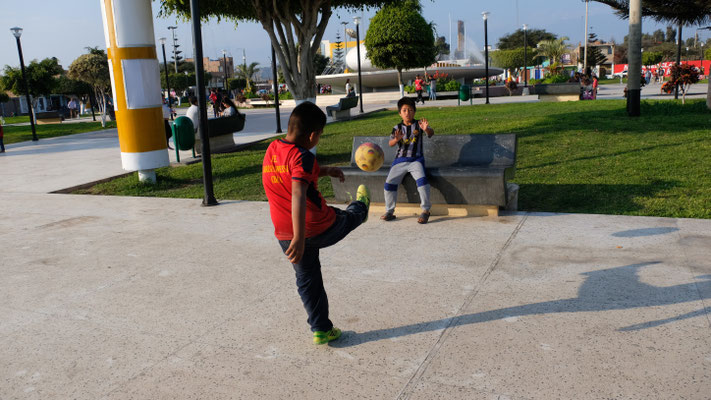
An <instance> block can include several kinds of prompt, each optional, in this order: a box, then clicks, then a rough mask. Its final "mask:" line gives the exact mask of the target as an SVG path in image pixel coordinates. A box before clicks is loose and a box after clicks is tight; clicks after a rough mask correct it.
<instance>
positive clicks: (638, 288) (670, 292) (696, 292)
mask: <svg viewBox="0 0 711 400" xmlns="http://www.w3.org/2000/svg"><path fill="white" fill-rule="evenodd" d="M659 263H660V261H652V262H645V263H639V264H631V265H625V266H621V267H616V268H609V269H604V270H600V271H592V272H586V273H584V274H583V275H586V276H587V279H586V280H585V281H584V282H583V284H582V285H581V286H580V289H579V290H578V297H575V298H571V299H563V300H552V301H545V302H541V303H534V304H526V305H521V306H515V307H507V308H500V309H498V310H490V311H483V312H479V313H474V314H466V315H460V316H458V317H453V318H444V319H440V320H436V321H429V322H421V323H418V324H412V325H405V326H400V327H396V328H389V329H379V330H374V331H369V332H362V333H358V332H352V331H350V332H348V331H347V332H344V335H343V338H342V340H340V341H336V342H333V343H331V344H330V345H331V346H333V347H351V346H357V345H360V344H363V343H367V342H373V341H378V340H384V339H391V338H395V337H401V336H406V335H412V334H417V333H422V332H429V331H435V330H439V329H445V328H447V327H457V326H462V325H470V324H478V323H483V322H488V321H495V320H501V319H504V318H510V317H523V316H527V315H543V314H554V313H573V312H600V311H614V310H629V309H635V308H642V307H655V306H665V305H671V304H679V303H687V302H691V301H697V300H703V299H707V298H711V275H703V276H699V277H697V279H702V281H700V282H694V283H687V284H681V285H676V286H667V287H661V286H652V285H648V284H646V283H643V282H640V280H639V277H638V276H637V272H638V271H639V270H640V269H641V268H644V267H646V266H649V265H654V264H659ZM705 313H707V310H705V308H702V309H700V310H698V311H694V312H690V313H687V314H682V315H679V316H676V317H673V318H665V319H661V320H657V321H648V322H645V323H641V324H635V325H630V326H626V327H622V328H619V329H618V331H635V330H640V329H646V328H651V327H655V326H659V325H663V324H666V323H669V322H674V321H679V320H683V319H687V318H693V317H696V316H700V315H704V314H705Z"/></svg>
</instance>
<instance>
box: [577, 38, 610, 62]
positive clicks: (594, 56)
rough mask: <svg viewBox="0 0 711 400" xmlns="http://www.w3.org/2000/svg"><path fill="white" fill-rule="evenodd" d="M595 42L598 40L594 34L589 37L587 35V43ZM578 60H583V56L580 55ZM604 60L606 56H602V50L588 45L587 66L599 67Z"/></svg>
mask: <svg viewBox="0 0 711 400" xmlns="http://www.w3.org/2000/svg"><path fill="white" fill-rule="evenodd" d="M597 41H598V38H597V35H596V34H594V33H590V35H588V43H595V42H597ZM583 49H584V47H583ZM583 51H584V50H583ZM580 58H581V59H582V58H583V54H580ZM606 60H607V56H605V55H604V54H602V50H600V48H599V47H597V46H591V45H590V44H588V66H596V65H600V64H602V63H603V62H604V61H606Z"/></svg>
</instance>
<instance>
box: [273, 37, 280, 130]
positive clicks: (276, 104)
mask: <svg viewBox="0 0 711 400" xmlns="http://www.w3.org/2000/svg"><path fill="white" fill-rule="evenodd" d="M278 78H279V76H278V75H277V66H276V54H275V53H274V45H272V79H274V108H275V109H276V124H277V128H276V133H281V118H280V117H279V82H278Z"/></svg>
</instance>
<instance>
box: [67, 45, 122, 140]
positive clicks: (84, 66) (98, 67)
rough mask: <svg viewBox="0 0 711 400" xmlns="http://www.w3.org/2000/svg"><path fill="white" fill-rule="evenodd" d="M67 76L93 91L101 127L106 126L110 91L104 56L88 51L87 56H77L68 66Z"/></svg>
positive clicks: (107, 68)
mask: <svg viewBox="0 0 711 400" xmlns="http://www.w3.org/2000/svg"><path fill="white" fill-rule="evenodd" d="M67 76H68V77H69V78H72V79H76V80H78V81H82V82H86V83H87V84H89V85H90V86H91V87H92V89H93V90H94V99H96V103H97V104H96V105H97V106H98V107H99V110H100V111H101V126H106V111H107V110H106V97H107V96H108V95H109V93H110V91H111V78H110V76H109V62H108V59H107V58H106V54H105V53H104V52H103V51H101V52H95V51H92V50H89V53H88V54H83V55H81V56H79V57H78V58H77V59H76V60H74V61H72V63H71V64H70V65H69V72H68V73H67Z"/></svg>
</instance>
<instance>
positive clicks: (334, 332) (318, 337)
mask: <svg viewBox="0 0 711 400" xmlns="http://www.w3.org/2000/svg"><path fill="white" fill-rule="evenodd" d="M339 337H341V330H340V329H338V328H336V327H335V326H334V327H333V328H331V330H330V331H328V332H324V331H316V332H314V344H326V343H328V342H330V341H332V340H336V339H338V338H339Z"/></svg>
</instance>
